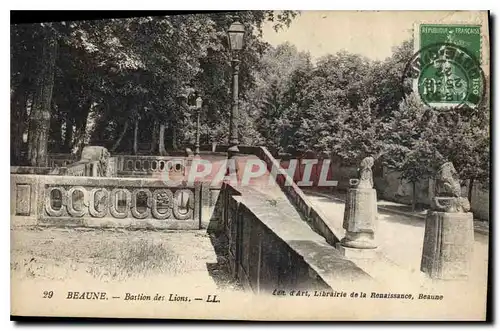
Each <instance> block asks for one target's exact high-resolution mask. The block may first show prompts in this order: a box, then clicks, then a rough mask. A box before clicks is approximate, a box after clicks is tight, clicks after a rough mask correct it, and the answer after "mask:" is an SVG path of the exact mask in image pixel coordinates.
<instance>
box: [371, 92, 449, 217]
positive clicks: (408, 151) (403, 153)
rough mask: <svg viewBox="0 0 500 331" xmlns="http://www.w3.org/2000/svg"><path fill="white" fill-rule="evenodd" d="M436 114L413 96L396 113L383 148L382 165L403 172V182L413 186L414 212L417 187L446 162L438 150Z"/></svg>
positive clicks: (390, 123)
mask: <svg viewBox="0 0 500 331" xmlns="http://www.w3.org/2000/svg"><path fill="white" fill-rule="evenodd" d="M436 114H437V111H436V110H434V109H431V108H429V107H427V106H426V105H424V104H423V103H421V102H420V100H419V99H418V97H417V96H416V94H414V93H412V94H410V95H409V96H408V97H407V98H405V99H404V100H403V101H402V102H401V103H400V105H399V110H397V111H394V112H393V117H392V118H391V119H390V120H389V124H388V125H387V127H386V128H387V131H386V132H385V137H384V144H383V146H382V147H381V150H382V153H383V155H382V159H383V163H384V164H385V165H386V166H388V167H389V168H391V169H395V170H398V171H401V178H402V179H405V180H408V181H409V182H410V183H412V185H413V202H412V208H413V210H415V205H416V194H415V193H416V192H415V190H416V183H417V182H419V181H420V180H423V179H426V178H430V177H431V176H432V175H433V174H434V173H435V172H436V170H437V168H438V167H439V166H440V165H441V164H442V163H443V162H444V161H445V160H446V157H445V156H444V155H443V154H441V153H440V151H439V149H438V148H437V143H436V142H437V141H439V140H440V139H441V138H439V137H437V135H439V134H440V133H441V132H442V131H440V127H439V122H438V120H437V118H438V117H437V115H436Z"/></svg>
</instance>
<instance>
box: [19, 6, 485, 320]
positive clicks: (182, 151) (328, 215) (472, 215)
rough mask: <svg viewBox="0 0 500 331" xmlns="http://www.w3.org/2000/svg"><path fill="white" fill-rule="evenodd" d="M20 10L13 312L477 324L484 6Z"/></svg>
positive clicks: (481, 268)
mask: <svg viewBox="0 0 500 331" xmlns="http://www.w3.org/2000/svg"><path fill="white" fill-rule="evenodd" d="M25 15H29V14H23V13H20V12H17V13H16V12H12V16H11V18H12V21H11V30H10V38H11V44H10V51H11V56H10V59H11V73H10V77H11V89H10V91H11V92H10V95H11V119H10V125H11V136H10V139H11V141H10V144H11V157H10V162H11V167H10V183H11V184H10V207H11V214H10V215H11V219H10V238H11V262H10V275H11V316H12V317H11V318H12V319H15V318H17V317H19V316H48V317H95V318H100V317H112V318H141V319H151V318H154V319H191V320H200V319H201V320H250V321H252V320H266V321H340V320H341V321H376V320H392V321H395V320H411V321H429V320H431V321H435V320H440V321H441V320H461V321H484V320H485V319H487V301H488V300H487V299H488V281H489V278H488V266H489V257H488V252H489V245H490V242H489V235H490V233H489V222H490V216H491V215H490V200H489V199H490V189H491V186H490V111H491V108H490V80H491V76H490V39H489V35H490V31H489V13H488V12H487V11H293V10H289V11H239V12H238V11H236V12H234V11H233V12H199V13H189V14H186V13H182V12H158V13H157V15H152V16H144V15H141V13H138V15H140V16H129V17H124V15H123V14H121V15H117V16H116V17H113V16H112V14H111V12H108V13H107V14H106V15H107V16H105V17H100V16H98V15H97V14H96V15H94V16H93V15H92V13H82V14H81V16H78V15H77V14H76V12H73V13H67V12H66V13H61V17H60V19H58V20H54V17H53V16H51V19H50V20H49V19H44V16H43V15H42V14H40V15H39V17H38V18H36V16H35V19H33V18H32V17H31V18H28V17H26V16H25ZM85 15H87V16H85ZM28 20H30V21H28ZM490 281H491V280H490Z"/></svg>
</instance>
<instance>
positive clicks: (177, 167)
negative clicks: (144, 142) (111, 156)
mask: <svg viewBox="0 0 500 331" xmlns="http://www.w3.org/2000/svg"><path fill="white" fill-rule="evenodd" d="M187 165H188V160H187V159H186V158H185V157H176V156H147V155H117V156H116V169H117V173H118V175H119V176H122V177H137V176H151V175H152V174H161V173H170V174H177V175H179V176H184V175H185V173H186V168H187Z"/></svg>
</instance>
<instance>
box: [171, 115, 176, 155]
mask: <svg viewBox="0 0 500 331" xmlns="http://www.w3.org/2000/svg"><path fill="white" fill-rule="evenodd" d="M171 125H172V150H174V151H176V150H177V124H176V123H174V122H172V124H171Z"/></svg>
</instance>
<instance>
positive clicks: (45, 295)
mask: <svg viewBox="0 0 500 331" xmlns="http://www.w3.org/2000/svg"><path fill="white" fill-rule="evenodd" d="M53 295H54V292H53V291H43V298H44V299H50V298H52V296H53Z"/></svg>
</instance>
